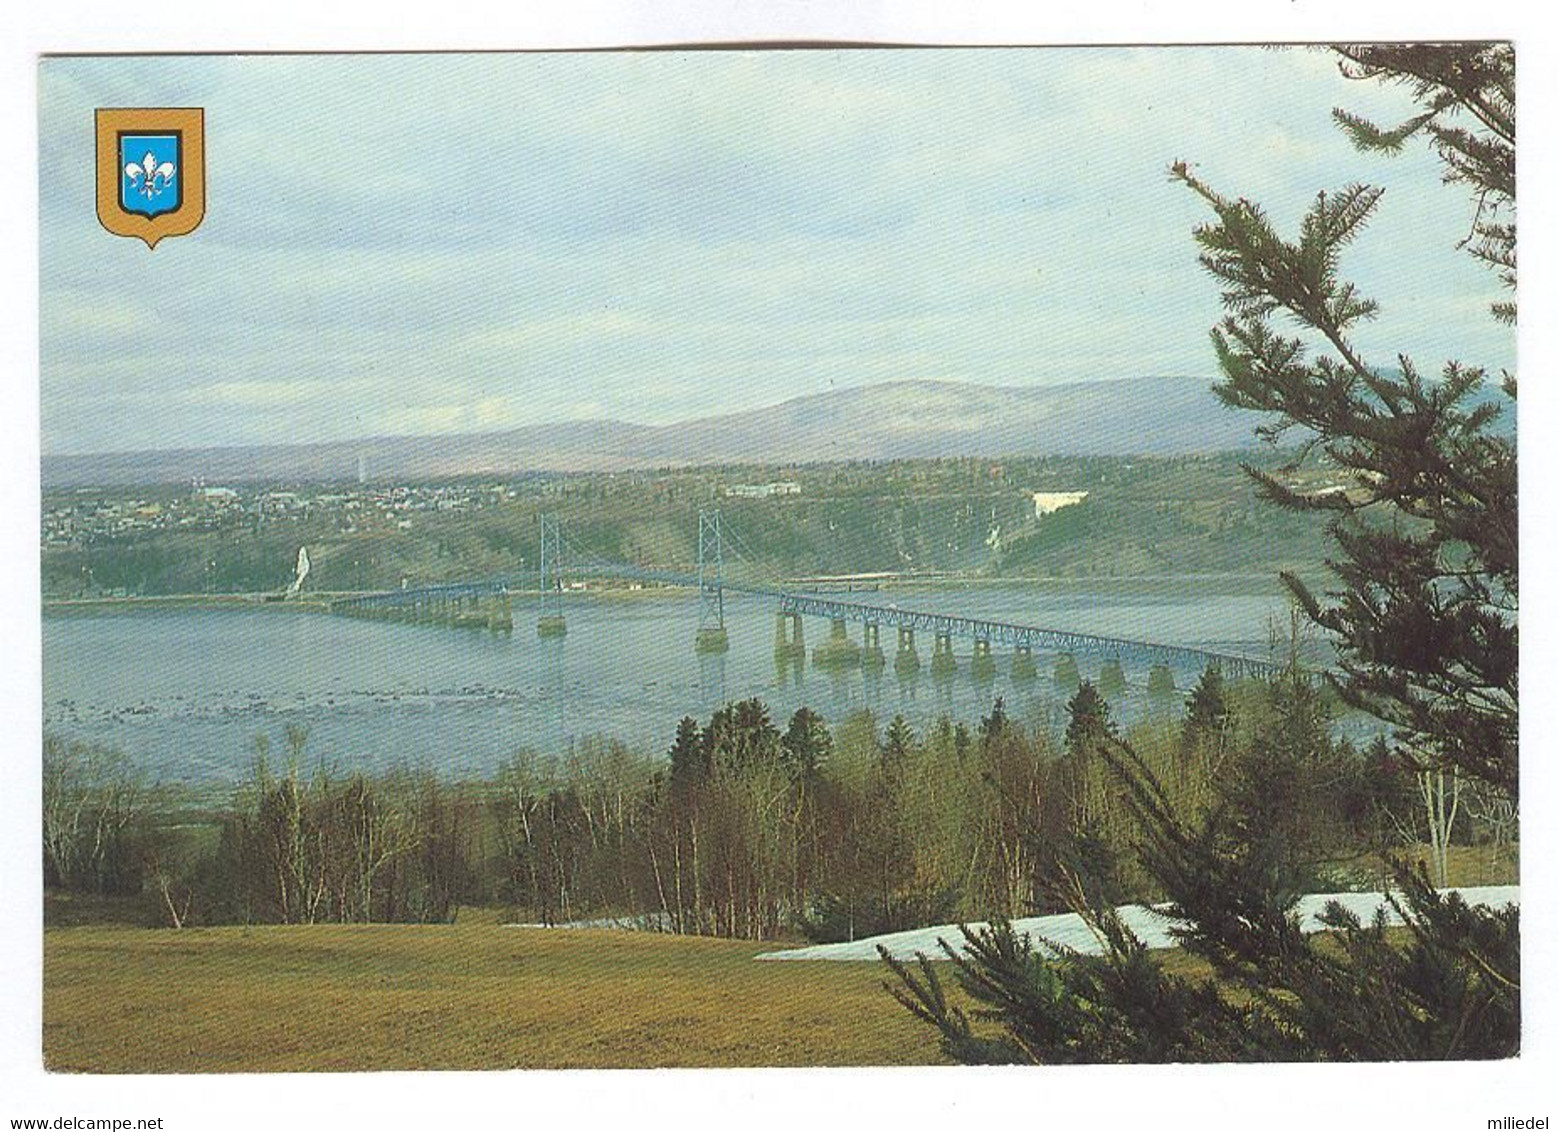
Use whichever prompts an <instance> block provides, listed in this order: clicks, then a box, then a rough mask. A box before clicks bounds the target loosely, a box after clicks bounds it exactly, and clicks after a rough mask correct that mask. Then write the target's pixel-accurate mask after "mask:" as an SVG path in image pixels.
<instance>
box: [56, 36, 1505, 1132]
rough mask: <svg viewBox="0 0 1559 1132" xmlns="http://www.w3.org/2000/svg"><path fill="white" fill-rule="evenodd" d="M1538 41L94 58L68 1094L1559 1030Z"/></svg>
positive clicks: (1462, 1037) (79, 172)
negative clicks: (196, 1083)
mask: <svg viewBox="0 0 1559 1132" xmlns="http://www.w3.org/2000/svg"><path fill="white" fill-rule="evenodd" d="M1515 56H1516V49H1515V48H1514V47H1513V46H1512V45H1511V44H1510V43H1508V42H1502V41H1491V42H1451V43H1423V42H1398V43H1376V44H1359V43H1352V44H1342V45H1338V46H1332V47H1328V46H1321V45H1282V44H1277V45H1264V46H1254V45H1251V46H1158V47H1154V46H1139V47H1012V48H979V49H955V48H937V49H916V50H906V49H893V48H886V47H881V48H879V47H824V46H812V47H808V46H800V47H797V48H794V49H765V48H740V47H733V48H725V49H717V50H612V51H591V52H570V51H551V52H549V51H539V52H517V53H505V52H496V53H480V54H477V53H471V54H464V53H458V52H455V53H430V54H415V53H412V54H371V53H370V54H286V55H263V54H257V55H244V54H232V55H135V56H129V55H90V56H89V55H54V56H50V57H47V58H44V59H42V60H41V62H40V64H39V72H38V98H39V146H40V152H39V157H38V182H39V185H40V213H39V233H40V336H41V379H40V390H41V393H40V414H41V419H40V425H39V427H40V435H41V452H42V468H41V499H40V510H39V529H38V530H37V531H36V537H37V547H38V554H39V561H40V564H41V601H42V619H41V625H42V658H43V668H42V688H41V696H42V703H43V732H42V735H41V736H39V737H38V739H37V741H38V743H39V747H38V748H37V749H38V750H39V751H40V757H41V766H42V796H41V797H40V798H39V799H38V800H37V801H38V804H39V806H40V807H41V830H42V860H41V869H42V877H43V913H42V915H43V945H42V947H43V1015H42V1033H41V1058H42V1060H43V1063H44V1065H45V1066H46V1067H47V1069H48V1070H49V1071H50V1072H51V1073H53V1074H57V1075H61V1076H63V1075H68V1074H240V1073H243V1074H247V1073H280V1072H286V1073H297V1072H321V1071H377V1070H447V1069H465V1070H497V1069H657V1068H670V1067H696V1068H719V1067H726V1068H769V1067H825V1066H855V1067H863V1066H905V1065H908V1066H953V1065H959V1064H982V1065H985V1064H1018V1065H1042V1066H1054V1065H1059V1064H1069V1065H1076V1064H1084V1065H1095V1064H1104V1063H1117V1064H1118V1063H1125V1064H1136V1065H1147V1064H1163V1063H1177V1064H1178V1063H1208V1062H1210V1063H1215V1064H1224V1063H1236V1062H1322V1061H1324V1062H1336V1061H1351V1062H1398V1061H1416V1060H1432V1061H1459V1060H1482V1059H1507V1058H1514V1057H1517V1056H1518V1055H1519V1054H1520V1050H1521V1034H1522V1030H1521V1019H1522V1011H1521V965H1520V944H1519V915H1518V909H1519V906H1520V888H1519V882H1520V875H1519V868H1518V862H1519V858H1520V852H1519V850H1520V846H1521V836H1520V833H1521V830H1520V821H1519V818H1518V804H1517V803H1518V797H1519V786H1520V777H1519V774H1518V759H1517V730H1518V700H1517V675H1518V666H1517V657H1518V635H1517V626H1518V617H1517V609H1518V602H1517V594H1518V554H1517V546H1518V541H1517V513H1518V509H1517V490H1516V472H1517V461H1516V450H1517V444H1516V434H1517V430H1516V388H1517V386H1516V349H1515V344H1516V329H1515V327H1516V317H1517V315H1516V291H1515V285H1516V208H1515V206H1516V184H1515V89H1516V88H1515ZM1491 1115H1496V1116H1499V1117H1501V1118H1504V1117H1505V1116H1506V1115H1507V1114H1506V1113H1504V1112H1503V1111H1502V1112H1499V1113H1493V1112H1492V1110H1491ZM1525 1115H1530V1114H1523V1116H1525ZM1490 1126H1491V1127H1492V1126H1493V1125H1492V1124H1491V1125H1490Z"/></svg>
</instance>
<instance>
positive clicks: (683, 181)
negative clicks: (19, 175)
mask: <svg viewBox="0 0 1559 1132" xmlns="http://www.w3.org/2000/svg"><path fill="white" fill-rule="evenodd" d="M1336 104H1346V105H1349V106H1355V107H1359V108H1361V109H1363V110H1364V111H1366V112H1367V113H1371V114H1376V115H1378V116H1380V117H1382V118H1384V119H1386V120H1390V119H1391V118H1392V116H1393V115H1394V114H1396V113H1398V112H1400V111H1401V110H1402V109H1403V106H1404V104H1403V101H1402V95H1401V92H1400V91H1397V92H1393V91H1391V90H1388V89H1384V88H1377V87H1372V86H1365V85H1360V84H1350V83H1347V82H1345V81H1343V80H1341V79H1340V78H1338V77H1337V75H1336V73H1335V68H1334V67H1333V66H1332V64H1331V62H1330V61H1329V59H1328V58H1327V57H1326V56H1325V55H1324V54H1320V53H1316V52H1309V51H1284V52H1270V51H1262V50H1256V49H1248V48H1237V49H1188V48H1179V49H1054V50H1050V49H1047V50H1001V51H992V50H977V51H973V50H965V51H902V52H900V51H852V52H695V53H686V54H677V53H603V54H555V55H553V54H539V55H536V54H532V55H476V56H460V55H439V56H322V57H308V56H255V57H243V56H203V57H202V56H196V57H178V58H154V57H135V58H104V57H99V58H81V59H49V60H46V61H45V62H44V63H43V64H42V67H41V73H40V134H41V144H40V157H39V177H40V188H41V194H40V195H41V200H42V214H41V225H40V234H41V239H42V253H43V254H42V296H43V310H42V322H43V325H42V340H43V390H42V400H43V444H44V450H45V451H46V452H66V451H75V452H82V451H97V450H104V449H108V448H116V449H122V448H125V447H143V446H144V447H166V446H187V445H203V444H214V443H240V442H248V443H269V442H278V441H293V440H323V439H341V438H346V437H350V436H353V435H358V434H361V433H365V432H410V431H461V430H467V429H476V428H501V427H511V426H516V425H522V424H533V423H541V422H544V421H546V420H551V419H560V418H564V417H576V418H577V417H578V416H580V415H581V414H587V413H588V414H593V413H600V414H602V415H608V416H616V417H620V418H624V419H631V420H642V421H646V422H655V423H664V422H666V421H670V420H676V419H681V418H683V417H686V416H690V415H701V414H707V413H715V412H723V411H732V410H738V409H743V408H751V407H754V406H756V405H758V404H764V403H770V402H773V401H777V400H781V399H783V398H786V397H790V396H795V395H798V394H801V393H806V392H815V391H817V390H819V389H822V388H827V387H828V386H829V385H855V384H862V383H866V382H871V381H880V380H890V379H897V378H906V377H946V378H957V379H964V380H976V381H986V382H996V383H1006V384H1026V383H1043V382H1053V381H1064V380H1076V379H1079V378H1095V377H1097V378H1114V377H1124V376H1130V375H1139V374H1152V373H1194V372H1210V370H1211V368H1212V359H1211V357H1210V354H1209V350H1208V347H1207V343H1206V330H1207V327H1208V326H1209V325H1211V323H1212V322H1214V321H1215V320H1216V318H1217V316H1218V313H1219V312H1218V307H1217V291H1216V287H1214V286H1213V284H1212V283H1211V281H1210V280H1209V279H1208V278H1207V277H1206V276H1205V275H1203V274H1202V273H1201V272H1200V270H1199V269H1198V267H1197V266H1196V262H1195V251H1194V247H1193V245H1192V243H1191V241H1190V237H1189V233H1190V230H1191V228H1192V227H1193V226H1194V225H1195V224H1197V223H1200V222H1202V221H1203V220H1205V219H1206V217H1205V214H1204V212H1203V211H1202V209H1201V207H1200V205H1199V202H1197V201H1196V200H1195V199H1194V198H1193V197H1192V196H1191V194H1189V193H1186V192H1185V191H1184V190H1183V189H1180V188H1177V187H1175V186H1171V185H1169V184H1168V183H1167V182H1166V179H1165V176H1164V170H1165V167H1166V166H1167V164H1168V163H1169V162H1170V161H1171V160H1174V159H1176V158H1182V157H1184V158H1187V159H1191V160H1194V161H1196V162H1198V168H1199V169H1200V170H1201V171H1202V172H1203V173H1204V175H1206V176H1207V177H1208V178H1209V179H1210V180H1211V181H1212V182H1213V183H1214V184H1215V185H1217V186H1218V187H1220V188H1222V189H1224V190H1225V191H1230V192H1238V193H1242V194H1246V195H1250V196H1252V197H1254V198H1256V199H1260V200H1262V201H1263V202H1264V203H1266V204H1267V205H1268V206H1269V208H1270V210H1271V211H1272V213H1273V215H1274V217H1275V218H1276V219H1278V221H1279V223H1280V225H1282V226H1284V227H1285V228H1287V229H1289V230H1292V228H1293V227H1294V225H1296V224H1297V219H1298V215H1299V213H1300V212H1301V211H1302V209H1303V208H1304V206H1305V205H1306V204H1307V203H1308V201H1309V200H1310V198H1311V197H1312V195H1313V193H1314V192H1315V191H1316V190H1317V189H1319V188H1322V187H1327V188H1335V187H1337V185H1338V184H1341V183H1346V182H1347V181H1349V180H1354V179H1365V180H1371V181H1375V182H1378V183H1383V184H1385V185H1386V186H1387V195H1386V199H1385V203H1384V204H1383V207H1382V210H1381V213H1380V216H1379V217H1378V219H1377V221H1376V223H1375V225H1374V226H1373V227H1372V229H1371V231H1370V232H1368V233H1366V235H1365V236H1364V238H1363V239H1361V240H1360V241H1359V243H1358V244H1357V245H1356V247H1355V248H1353V249H1352V250H1351V252H1350V256H1349V259H1348V261H1347V264H1346V266H1347V268H1348V270H1350V271H1352V272H1354V273H1355V274H1356V275H1357V276H1358V278H1359V279H1360V281H1361V284H1363V285H1364V286H1365V287H1366V289H1368V290H1370V291H1371V293H1373V294H1375V295H1376V296H1377V297H1378V298H1379V299H1380V300H1381V302H1382V306H1383V316H1382V319H1381V320H1380V321H1379V322H1378V323H1377V324H1376V325H1375V326H1372V327H1370V328H1368V330H1367V331H1366V332H1365V333H1364V334H1363V335H1361V340H1363V341H1365V343H1366V344H1367V345H1368V346H1369V348H1370V349H1371V350H1372V351H1377V352H1382V353H1385V354H1387V355H1388V356H1389V354H1390V353H1393V352H1394V351H1395V350H1396V349H1414V348H1416V347H1417V346H1421V345H1422V346H1427V348H1428V349H1430V350H1431V352H1433V351H1451V352H1453V353H1454V352H1456V351H1457V350H1458V349H1468V350H1469V351H1470V349H1471V348H1473V347H1475V348H1476V349H1477V352H1478V357H1477V358H1476V359H1473V360H1480V361H1484V362H1488V363H1490V364H1492V365H1495V366H1498V365H1501V364H1509V363H1510V361H1511V360H1512V357H1513V349H1514V346H1513V336H1512V335H1510V333H1509V332H1508V331H1504V330H1501V329H1499V328H1498V327H1495V326H1494V325H1493V324H1492V323H1491V322H1490V321H1489V320H1488V319H1487V318H1486V317H1484V316H1483V315H1482V313H1481V312H1482V311H1483V310H1484V309H1485V308H1486V306H1487V303H1488V302H1490V301H1492V300H1493V299H1495V298H1498V297H1500V296H1499V293H1498V287H1497V284H1496V283H1495V282H1494V281H1493V279H1492V278H1491V277H1490V276H1489V275H1488V274H1487V273H1486V272H1483V271H1481V269H1479V268H1478V267H1477V265H1475V264H1473V263H1471V262H1470V261H1468V260H1467V258H1466V257H1465V256H1461V255H1458V254H1457V253H1456V252H1455V251H1454V248H1453V245H1454V243H1455V241H1456V240H1457V239H1459V238H1460V236H1461V235H1462V233H1463V232H1464V230H1465V225H1466V222H1467V205H1466V202H1465V200H1464V199H1462V197H1461V196H1460V195H1459V194H1458V193H1456V192H1455V191H1453V190H1447V189H1445V188H1443V187H1442V186H1440V185H1439V184H1438V170H1437V169H1436V167H1435V165H1434V161H1433V158H1432V157H1430V156H1428V155H1426V154H1424V153H1422V152H1418V153H1415V154H1413V155H1409V156H1404V157H1403V158H1400V159H1398V160H1396V161H1394V162H1388V161H1382V160H1381V159H1378V158H1374V157H1369V156H1366V155H1361V154H1358V153H1356V152H1355V151H1353V150H1352V149H1351V148H1350V147H1349V146H1348V144H1347V142H1346V140H1345V139H1344V138H1342V137H1341V136H1340V135H1339V134H1338V132H1337V131H1336V130H1335V128H1333V126H1332V125H1331V122H1330V117H1329V114H1330V108H1331V107H1332V106H1333V105H1336ZM108 105H200V106H204V107H205V108H206V113H207V130H208V171H209V183H210V204H209V207H208V213H207V217H206V220H205V223H204V224H203V225H202V227H201V228H200V230H199V231H198V232H197V233H196V234H195V235H193V236H190V237H186V238H181V239H178V240H168V241H164V243H163V244H161V245H159V247H158V249H157V251H156V252H155V253H154V254H149V253H148V252H147V251H146V249H145V248H144V247H143V246H142V245H140V244H139V243H138V242H136V241H129V240H123V239H115V238H113V237H110V236H108V235H107V234H106V233H104V232H102V230H101V229H100V228H99V227H98V226H97V223H96V219H95V216H94V212H93V194H94V188H93V183H92V177H93V171H92V163H91V113H92V109H93V107H94V106H108Z"/></svg>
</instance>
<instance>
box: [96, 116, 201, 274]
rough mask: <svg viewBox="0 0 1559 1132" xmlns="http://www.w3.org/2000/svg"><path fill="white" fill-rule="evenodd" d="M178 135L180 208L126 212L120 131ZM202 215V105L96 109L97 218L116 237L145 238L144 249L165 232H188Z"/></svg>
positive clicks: (173, 234) (154, 242)
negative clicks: (153, 213)
mask: <svg viewBox="0 0 1559 1132" xmlns="http://www.w3.org/2000/svg"><path fill="white" fill-rule="evenodd" d="M175 132H176V133H178V134H180V135H181V136H182V145H181V148H180V153H181V155H182V156H181V160H180V164H181V165H182V166H183V168H182V169H180V170H179V176H180V177H181V178H183V180H182V182H181V184H180V186H179V191H180V193H181V194H182V195H181V197H180V200H179V207H178V208H176V209H174V210H173V211H172V212H164V213H162V214H161V215H158V216H143V215H141V214H140V213H137V212H130V211H128V210H127V209H126V208H125V207H124V205H122V204H121V203H120V198H119V179H120V178H121V177H122V176H124V173H123V171H122V170H121V169H120V168H119V135H120V134H122V133H175ZM205 216H206V112H205V110H203V109H201V108H200V107H160V108H141V109H133V108H123V109H115V110H99V111H97V219H98V223H100V224H102V225H103V227H104V228H106V229H107V230H108V231H110V232H112V233H113V234H114V235H116V236H131V237H134V238H136V239H140V240H145V241H146V246H147V247H148V248H155V247H156V246H157V241H158V240H161V239H163V238H164V237H166V236H186V235H188V234H189V233H191V232H193V231H194V230H195V229H196V228H198V227H200V222H201V221H202V220H203V219H205Z"/></svg>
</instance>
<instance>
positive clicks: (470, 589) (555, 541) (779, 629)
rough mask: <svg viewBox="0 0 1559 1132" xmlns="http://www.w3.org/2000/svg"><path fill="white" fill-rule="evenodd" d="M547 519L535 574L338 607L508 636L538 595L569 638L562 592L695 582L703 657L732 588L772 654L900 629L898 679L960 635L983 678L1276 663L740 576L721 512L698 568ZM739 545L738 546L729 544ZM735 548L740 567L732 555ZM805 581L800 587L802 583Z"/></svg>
mask: <svg viewBox="0 0 1559 1132" xmlns="http://www.w3.org/2000/svg"><path fill="white" fill-rule="evenodd" d="M539 523H540V556H539V562H538V565H537V569H536V570H534V571H531V572H527V573H524V574H501V575H495V576H491V577H487V578H481V579H477V580H473V581H468V582H456V583H446V584H441V585H429V586H403V587H402V588H401V589H398V590H387V591H384V592H382V593H370V594H360V595H355V596H351V597H343V598H338V599H337V600H335V601H334V602H332V603H331V611H332V612H334V613H338V614H342V615H345V616H351V617H361V618H368V619H374V620H388V621H406V622H415V623H424V624H433V625H450V626H463V627H472V628H487V629H491V630H495V631H505V632H507V631H511V630H512V629H513V627H514V618H515V601H516V599H517V598H524V597H526V596H530V597H532V598H534V600H535V601H536V603H537V617H536V630H537V633H538V635H539V636H542V637H561V636H564V635H565V634H566V633H567V631H568V623H567V620H566V617H565V615H564V611H563V595H564V593H565V591H566V589H567V588H568V587H569V586H571V585H574V584H579V583H582V582H583V581H584V580H586V579H595V580H611V581H619V582H625V583H630V584H639V585H661V586H670V587H679V588H686V589H693V590H696V591H697V594H698V629H697V632H696V635H695V637H694V641H693V645H694V648H696V649H697V650H698V651H699V652H701V653H723V652H725V651H727V650H728V649H729V647H730V639H729V636H728V635H727V632H726V624H725V599H726V595H727V594H728V593H733V594H741V595H746V596H751V597H756V598H758V599H761V600H765V601H768V602H770V603H772V605H773V607H774V612H775V634H774V653H775V657H776V659H778V660H781V661H803V660H805V658H806V656H807V648H806V643H805V633H804V619H805V618H815V619H818V620H823V621H826V622H827V623H828V633H827V636H826V637H824V638H823V640H822V641H821V642H820V643H819V644H818V645H816V646H815V647H814V648H813V650H812V659H813V662H814V663H815V664H817V665H820V666H841V667H842V666H853V665H859V666H862V667H866V668H877V669H880V668H885V667H886V666H887V664H888V663H889V660H888V654H887V653H886V652H884V649H883V630H884V629H887V630H889V631H890V632H891V633H893V634H896V636H895V637H894V638H893V643H894V649H893V655H892V664H893V667H894V669H895V671H897V672H898V673H899V674H900V675H910V674H913V673H916V672H918V671H919V670H920V668H921V658H920V652H919V646H918V644H917V637H916V634H917V633H918V634H920V635H921V636H920V638H919V640H920V642H924V641H925V640H926V639H927V638H929V639H930V643H931V655H930V669H931V672H932V674H933V675H934V676H948V675H951V674H953V673H956V672H957V671H958V667H959V660H958V658H957V656H956V655H955V652H954V644H953V642H954V641H963V642H972V646H971V647H972V653H971V654H970V655H969V657H968V664H969V668H970V671H971V673H972V675H974V676H975V677H976V678H977V679H978V678H981V677H988V676H994V675H995V673H996V670H997V656H996V652H995V649H996V648H997V647H1001V648H1004V649H1010V650H1011V652H1012V659H1011V674H1012V676H1013V678H1014V679H1018V680H1022V679H1032V678H1034V677H1035V676H1037V675H1038V667H1037V663H1036V660H1035V657H1036V655H1042V654H1054V655H1055V657H1056V664H1057V669H1058V672H1059V671H1060V670H1061V669H1062V668H1064V666H1065V665H1067V664H1071V665H1072V666H1073V670H1074V671H1075V666H1076V660H1077V658H1078V657H1079V656H1082V657H1088V658H1090V659H1093V660H1095V661H1099V662H1101V663H1102V664H1103V666H1104V672H1105V673H1109V672H1110V671H1111V667H1112V666H1113V670H1114V673H1115V675H1116V676H1117V677H1119V674H1120V671H1121V665H1122V664H1132V665H1136V666H1151V672H1150V676H1149V687H1150V688H1151V687H1153V686H1154V684H1155V683H1157V684H1158V685H1159V686H1163V685H1164V684H1165V683H1166V682H1167V683H1168V684H1169V686H1170V687H1173V672H1174V670H1176V669H1179V670H1181V671H1186V670H1200V669H1202V668H1205V667H1207V666H1209V665H1217V666H1218V667H1219V668H1220V669H1221V670H1222V672H1223V673H1224V674H1225V675H1226V676H1231V677H1242V676H1260V675H1268V674H1271V673H1272V672H1273V671H1275V669H1276V666H1275V665H1274V664H1272V663H1271V662H1270V661H1267V660H1263V659H1258V658H1256V657H1251V656H1245V655H1241V654H1238V653H1230V652H1221V651H1217V650H1213V649H1205V648H1197V647H1193V646H1189V645H1172V644H1161V643H1157V642H1153V641H1145V640H1133V639H1129V638H1124V637H1110V636H1101V635H1097V634H1090V633H1080V632H1075V631H1072V630H1068V629H1062V628H1055V627H1043V626H1038V625H1021V624H1015V623H1010V622H1005V621H994V620H987V619H983V618H979V617H966V616H961V615H958V614H953V613H943V612H934V611H929V610H920V609H906V608H902V607H900V606H899V605H898V604H897V603H894V602H885V601H882V600H879V599H878V598H877V597H875V596H874V597H873V598H872V599H871V600H861V599H860V598H859V595H856V594H853V593H852V594H849V595H845V596H841V595H840V594H838V593H830V592H826V591H825V590H824V589H823V587H822V585H821V580H820V579H809V580H807V581H806V582H805V583H798V582H794V581H793V582H790V583H785V582H783V581H778V580H763V579H762V578H761V577H760V578H758V579H753V578H751V577H750V576H732V574H731V572H730V571H729V570H728V569H727V567H728V566H729V565H738V566H740V567H742V568H744V569H743V575H750V574H751V573H753V572H754V571H755V568H754V567H752V565H751V556H750V555H747V556H743V555H742V554H741V553H740V551H739V549H738V548H739V547H740V546H742V545H743V544H742V543H741V540H740V537H739V536H737V535H736V534H735V533H734V532H733V531H731V530H730V528H729V527H728V526H725V525H723V524H722V522H721V518H720V512H719V511H718V510H701V511H700V512H699V513H698V558H697V565H696V567H695V569H693V570H691V571H689V570H686V569H675V568H662V567H654V566H640V565H634V564H631V563H624V562H614V561H611V560H609V559H607V558H604V557H602V556H597V555H594V554H592V553H589V552H588V551H582V550H581V549H580V548H578V547H575V546H572V545H571V544H570V543H568V542H567V541H566V540H565V539H564V537H563V531H562V525H561V523H560V522H559V520H558V519H557V517H556V516H555V515H549V514H543V515H542V516H541V517H540V520H539ZM733 544H734V545H733ZM728 551H730V552H732V553H733V556H734V558H735V562H728V560H727V556H728ZM803 587H804V588H803ZM851 624H856V625H860V626H861V631H860V638H861V639H860V640H859V642H857V641H856V640H854V639H852V638H851V637H850V633H849V626H850V625H851Z"/></svg>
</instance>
